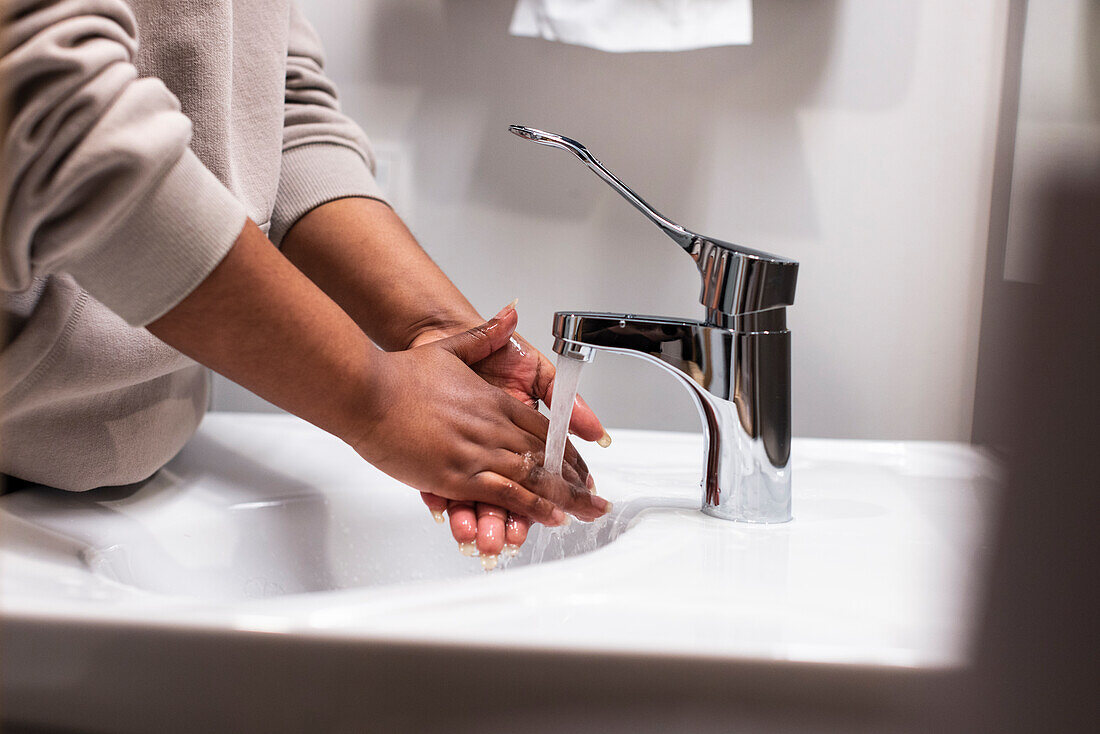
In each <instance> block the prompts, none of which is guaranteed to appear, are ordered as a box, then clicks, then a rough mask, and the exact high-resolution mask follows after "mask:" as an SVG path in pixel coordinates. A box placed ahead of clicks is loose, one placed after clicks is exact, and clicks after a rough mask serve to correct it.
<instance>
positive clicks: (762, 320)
mask: <svg viewBox="0 0 1100 734" xmlns="http://www.w3.org/2000/svg"><path fill="white" fill-rule="evenodd" d="M510 130H511V131H512V132H513V133H515V134H516V135H518V136H520V137H522V138H524V139H527V140H531V141H534V142H536V143H539V144H540V145H547V146H550V147H555V148H561V149H563V150H567V151H569V152H570V153H572V154H573V155H575V156H576V157H577V158H579V159H580V160H581V162H583V163H584V164H585V165H586V166H587V167H588V168H589V169H591V170H592V171H593V172H595V173H596V175H598V176H599V177H600V178H601V179H603V180H604V181H605V182H606V183H607V184H608V185H609V186H611V187H612V188H613V189H614V190H615V191H616V192H618V193H619V194H620V195H621V196H622V197H623V198H624V199H626V200H627V201H628V202H630V204H631V205H633V206H634V207H635V208H636V209H637V210H638V211H640V212H642V214H644V215H645V216H646V217H648V218H649V219H650V221H652V222H653V223H654V224H656V225H657V226H658V227H659V228H660V229H661V231H662V232H664V233H665V234H667V235H668V236H669V237H671V238H672V239H673V240H674V241H675V242H676V243H677V244H678V245H679V246H680V247H681V248H683V250H684V251H685V252H687V253H688V255H690V256H691V258H692V259H693V260H695V263H696V265H697V266H698V268H699V274H700V276H701V278H702V290H701V292H700V295H699V300H700V302H701V303H702V304H703V306H704V308H705V309H706V320H705V321H693V320H685V319H670V318H661V317H654V316H634V315H633V314H609V313H585V312H559V313H557V314H556V315H555V317H554V337H555V341H554V351H555V352H557V353H558V354H560V355H563V356H565V357H572V358H575V359H580V360H584V361H589V360H591V359H592V358H593V356H594V354H595V352H596V351H601V350H602V351H609V352H616V353H620V354H629V355H634V356H636V357H641V358H642V359H646V360H648V361H650V362H653V363H654V364H657V365H659V366H661V367H662V368H664V369H666V370H668V371H669V372H671V373H672V374H674V375H676V377H678V378H679V379H680V381H681V382H682V383H683V384H684V385H685V386H686V387H687V388H688V390H689V391H690V393H691V396H692V398H693V400H694V401H695V405H696V407H697V408H698V409H699V414H700V416H701V418H702V420H703V427H704V430H705V432H706V467H705V472H704V478H703V511H704V512H706V513H707V514H710V515H714V516H715V517H721V518H725V519H728V520H741V521H745V522H759V523H778V522H786V521H788V520H790V519H791V474H790V446H791V333H790V331H788V330H787V323H786V321H787V316H786V313H787V309H786V307H787V306H790V305H792V304H793V303H794V291H795V283H796V280H797V276H798V263H797V262H795V261H793V260H789V259H787V258H783V257H778V256H776V255H769V254H768V253H765V252H760V251H758V250H752V249H749V248H747V247H741V246H739V245H734V244H730V243H728V242H723V241H721V240H717V239H714V238H712V237H704V236H702V235H699V234H696V233H695V232H692V231H690V230H688V229H685V228H684V227H682V226H680V225H679V224H676V223H674V222H672V221H671V220H670V219H668V218H667V217H665V216H663V215H662V214H660V213H659V212H657V211H656V210H655V209H653V207H651V206H650V205H649V204H647V203H646V202H645V201H644V200H642V198H641V197H640V196H638V195H637V194H636V193H634V192H633V191H631V190H630V189H629V188H628V187H627V186H626V185H625V184H624V183H623V182H622V181H620V180H619V179H618V178H616V177H615V175H614V174H613V173H611V172H610V171H609V170H607V168H605V167H604V165H603V164H602V163H600V161H598V160H597V159H596V157H595V156H593V155H592V154H591V153H590V152H589V151H588V149H587V148H585V147H584V146H583V145H582V144H580V143H579V142H577V141H576V140H572V139H570V138H566V137H564V136H561V135H557V134H555V133H547V132H543V131H541V130H534V129H532V128H528V127H523V126H520V125H512V126H511V128H510Z"/></svg>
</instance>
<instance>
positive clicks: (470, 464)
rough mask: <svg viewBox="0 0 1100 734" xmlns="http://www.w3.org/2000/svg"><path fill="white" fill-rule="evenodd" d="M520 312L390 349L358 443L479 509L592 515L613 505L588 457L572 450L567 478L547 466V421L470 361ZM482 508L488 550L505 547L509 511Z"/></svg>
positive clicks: (558, 519)
mask: <svg viewBox="0 0 1100 734" xmlns="http://www.w3.org/2000/svg"><path fill="white" fill-rule="evenodd" d="M516 318H517V317H516V313H515V310H514V309H510V308H509V309H505V310H504V311H503V312H502V313H501V314H499V315H498V316H497V317H496V318H494V319H493V320H491V321H489V322H487V323H486V324H482V325H481V326H479V327H476V328H474V329H470V330H468V331H465V332H463V333H461V334H458V335H455V336H452V337H448V338H447V339H443V340H439V341H435V342H432V343H429V344H423V345H421V346H417V347H414V348H412V349H409V350H406V351H403V352H389V353H385V357H384V358H382V359H380V360H378V361H379V368H378V370H377V372H376V374H373V375H372V376H371V377H370V380H371V382H370V391H371V395H372V397H373V400H372V403H371V404H372V405H375V406H377V409H376V410H375V411H373V412H374V415H372V416H370V417H369V418H370V419H369V420H366V421H364V424H363V429H362V434H361V435H360V436H359V437H357V438H356V440H354V441H351V442H350V443H352V445H353V446H354V447H355V449H356V450H357V451H358V452H359V453H360V454H361V455H362V456H363V457H364V458H366V459H367V460H368V461H370V462H371V463H372V464H374V465H375V466H377V467H378V468H380V469H382V470H383V471H385V472H386V473H387V474H390V475H391V476H393V477H395V478H396V479H398V480H400V481H402V482H404V483H406V484H409V485H410V486H413V487H416V488H418V489H420V490H422V491H425V492H430V493H432V494H434V495H436V496H437V497H441V498H443V499H446V500H452V501H459V502H464V503H469V504H471V505H473V506H474V511H475V514H478V509H479V508H478V507H477V505H479V504H483V505H490V506H494V507H496V508H501V509H503V510H505V511H507V512H509V513H511V514H513V515H515V516H516V517H517V518H518V517H522V518H529V519H530V520H533V521H536V522H542V523H545V524H547V525H561V524H564V523H565V522H566V521H567V520H566V513H567V512H568V513H570V514H573V515H575V516H577V517H578V518H581V519H583V520H594V519H596V518H597V517H599V516H601V515H602V514H604V513H605V512H606V510H607V509H608V507H609V504H608V503H607V502H606V501H605V500H603V499H602V498H600V497H597V496H595V495H592V494H591V493H590V492H589V490H588V488H587V486H586V485H587V479H588V470H587V467H585V466H584V464H583V461H581V460H580V457H579V456H576V455H575V451H574V452H573V453H574V456H573V457H572V463H571V466H570V470H569V471H566V472H565V476H564V477H559V476H557V475H555V474H552V473H550V472H546V471H544V470H543V469H542V468H541V466H540V465H539V463H540V459H541V453H542V451H543V448H544V446H545V441H546V431H547V428H548V421H547V419H546V418H545V417H544V416H542V415H541V414H539V413H538V412H537V411H534V410H532V409H531V408H530V407H528V406H526V405H524V404H523V403H522V402H521V401H519V400H517V399H516V398H515V397H513V396H511V395H508V394H506V393H505V392H504V391H502V390H500V389H498V388H497V387H495V386H493V385H491V384H489V383H488V382H486V381H485V380H483V379H481V378H480V377H478V375H476V374H475V373H474V372H472V371H471V369H470V367H469V366H470V365H473V364H477V363H478V362H480V361H482V360H484V359H485V358H487V357H489V356H490V355H491V354H492V353H493V352H495V351H497V350H499V349H500V348H501V347H503V346H504V345H505V344H508V343H509V339H510V338H511V336H512V333H513V331H514V329H515V324H516ZM567 463H568V462H567ZM463 514H464V513H462V512H459V513H458V515H459V526H460V527H459V529H462V528H463V527H465V526H466V522H465V521H462V517H463ZM481 515H482V516H485V517H484V520H485V525H486V536H487V537H486V550H487V551H489V550H492V549H493V548H494V546H495V545H496V544H497V543H499V544H500V545H501V547H503V543H504V541H505V540H507V537H508V527H507V525H508V523H507V518H506V516H502V515H500V513H499V512H498V513H497V516H496V517H493V516H492V515H493V511H492V510H482V512H481ZM467 519H468V518H467ZM481 520H482V517H479V518H478V530H480V529H481V528H480V525H481ZM453 522H454V521H453ZM515 526H516V527H515V529H514V530H515V532H514V533H513V537H515V538H517V539H519V538H520V536H521V535H525V530H524V529H523V528H521V527H520V523H518V522H517V523H515ZM501 527H503V532H502V533H501V532H499V530H500V528H501ZM494 530H496V531H497V532H494ZM467 542H468V541H467ZM498 552H499V551H498Z"/></svg>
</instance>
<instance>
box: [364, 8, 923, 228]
mask: <svg viewBox="0 0 1100 734" xmlns="http://www.w3.org/2000/svg"><path fill="white" fill-rule="evenodd" d="M837 4H838V3H837V1H836V0H826V1H822V2H815V3H803V2H794V1H788V2H768V3H757V4H756V7H755V9H754V10H755V18H754V25H755V29H754V32H755V42H754V43H753V45H750V46H744V47H725V48H715V49H703V50H699V51H692V52H682V53H674V54H667V53H655V54H646V53H634V54H609V53H603V52H600V51H595V50H591V49H587V48H581V47H576V46H569V45H565V44H558V43H549V42H545V41H540V40H532V39H521V38H513V37H511V36H509V35H508V34H507V23H508V21H509V19H510V17H511V11H512V8H513V7H514V2H513V1H512V0H494V1H493V2H479V3H469V2H458V1H453V0H451V1H446V2H443V3H442V4H441V5H436V6H435V9H432V7H431V6H424V5H422V4H419V3H417V4H409V3H391V4H387V5H386V6H385V9H384V11H383V12H380V15H379V20H378V21H377V23H376V25H375V37H374V38H373V39H371V41H370V42H369V44H370V47H371V48H372V49H373V50H374V56H375V58H374V60H373V64H374V66H375V69H376V70H377V73H378V75H379V78H380V80H381V81H383V82H386V83H391V84H399V85H416V86H419V87H421V88H422V89H423V96H422V100H423V102H422V107H423V109H422V112H421V114H418V115H417V116H416V122H415V123H414V124H415V126H416V128H415V129H414V130H413V131H411V133H412V137H414V138H415V139H416V140H417V141H418V145H419V146H421V147H420V150H419V151H418V158H419V170H417V172H416V173H417V181H418V183H419V184H420V186H421V194H422V195H424V196H426V197H428V198H429V199H441V198H449V197H452V196H454V192H453V191H445V190H442V187H447V188H450V186H451V185H452V184H453V181H448V180H446V178H447V177H441V176H439V175H434V174H435V173H436V172H437V171H439V170H446V171H468V172H469V180H468V181H466V182H464V184H465V186H466V187H467V189H468V190H467V192H466V193H467V194H468V195H469V196H470V197H472V198H474V199H475V200H479V201H484V202H487V203H489V204H491V205H494V206H496V207H499V208H503V209H506V210H508V211H510V212H513V213H516V214H518V215H520V216H534V217H540V218H542V217H568V218H570V219H576V218H584V217H587V216H589V215H591V214H592V213H593V210H594V208H595V207H596V206H597V203H598V201H599V200H598V199H597V198H595V197H593V196H592V195H591V192H592V191H594V190H595V187H597V186H599V184H598V183H596V182H595V180H594V179H593V180H591V181H585V180H584V178H583V177H582V176H586V175H587V174H583V172H582V171H580V169H579V168H576V165H577V164H576V162H575V161H568V160H566V158H567V157H566V156H554V160H552V161H551V160H550V157H549V156H547V157H545V158H544V157H538V158H536V156H539V155H540V154H542V153H545V151H541V150H538V149H535V148H533V147H529V148H525V149H523V150H522V151H520V152H518V153H515V152H512V151H509V152H508V154H507V155H500V154H497V153H496V151H498V150H499V149H500V147H501V146H504V145H517V144H518V141H513V140H511V139H510V138H509V137H507V134H506V132H505V127H506V125H507V124H508V123H511V122H520V123H523V124H529V125H532V126H535V127H541V128H544V129H548V130H552V131H555V132H562V133H564V134H566V135H569V136H571V137H575V138H577V139H578V140H581V141H582V142H585V143H587V144H589V145H590V146H591V147H592V148H593V149H594V150H595V151H596V153H597V155H598V156H599V157H600V158H601V159H602V160H604V161H605V162H606V163H608V165H610V166H611V167H612V168H613V169H614V170H616V171H617V172H618V173H619V174H620V175H621V177H622V178H623V179H624V180H626V181H627V182H628V183H630V182H639V183H638V186H639V188H640V189H641V191H640V193H641V194H642V195H643V196H644V197H647V198H649V199H651V200H652V201H653V202H655V203H656V204H657V205H658V206H659V208H661V209H662V210H664V211H666V212H668V213H669V214H670V216H672V217H673V219H682V220H683V221H684V222H685V223H687V224H688V226H691V224H690V223H691V221H697V220H699V219H702V218H703V212H702V211H701V210H702V202H703V201H704V199H705V198H706V197H705V196H704V193H705V192H702V191H696V190H693V189H692V185H693V182H698V181H700V179H701V178H704V179H705V177H701V176H699V175H698V174H699V169H700V167H701V166H702V167H704V170H705V167H706V166H707V165H708V163H709V161H708V157H709V156H710V155H711V152H712V147H713V143H714V142H715V141H717V140H719V139H721V138H723V137H726V136H728V135H729V134H731V133H733V134H744V135H745V141H744V143H745V144H744V146H743V147H741V148H738V150H737V158H738V159H739V160H740V167H741V168H742V173H741V175H738V176H737V177H736V178H735V179H734V180H735V181H736V184H735V186H734V187H733V189H732V190H730V191H728V196H729V198H730V200H731V201H734V202H736V201H761V200H765V201H773V202H774V201H784V202H789V203H790V206H791V207H793V208H794V209H796V210H798V209H802V210H805V211H795V212H791V211H783V210H781V209H780V210H781V211H783V214H782V216H779V215H778V214H777V215H776V216H775V221H773V222H771V223H770V224H772V225H774V229H776V230H778V231H781V232H782V231H789V229H790V228H791V227H799V226H801V227H803V228H812V225H813V220H814V218H813V217H812V211H810V210H811V208H812V196H811V193H810V184H809V181H808V178H807V173H806V169H805V163H804V156H803V154H802V150H801V141H800V135H799V130H798V127H797V117H796V113H797V111H798V108H799V105H800V103H801V102H803V101H805V100H808V99H810V98H812V97H814V95H815V94H816V93H817V91H818V86H819V82H820V78H821V77H822V74H823V71H824V70H825V69H826V68H827V67H828V66H829V62H830V56H831V54H833V53H838V52H840V51H839V50H837V51H834V50H833V48H832V46H833V44H834V42H836V41H837V40H840V41H841V45H840V46H839V49H845V48H846V47H845V46H844V44H843V39H844V37H845V36H848V35H850V34H863V33H867V34H873V35H871V36H870V37H872V38H874V39H877V40H876V41H875V42H873V43H868V42H867V40H866V37H863V38H861V40H860V42H859V43H855V44H847V48H852V49H855V52H856V53H859V54H865V55H866V56H867V58H866V64H867V65H869V66H871V65H878V66H879V67H881V63H883V62H882V60H883V59H886V60H887V62H886V63H894V64H896V65H897V66H898V68H897V70H896V73H891V74H882V72H881V69H879V71H878V72H877V73H876V74H874V75H868V78H867V81H868V82H869V83H868V84H866V85H863V84H861V83H860V80H855V81H856V82H857V83H856V84H854V85H853V84H852V81H853V80H852V79H845V78H839V79H833V80H832V81H831V82H830V88H832V89H834V92H835V88H837V87H839V88H846V89H853V90H858V91H855V92H848V93H847V94H848V98H845V99H842V100H841V102H842V103H843V104H844V105H846V106H859V107H864V108H868V107H870V108H875V107H883V106H889V105H893V104H896V103H898V101H899V100H900V99H901V98H902V96H903V95H904V90H905V87H906V86H907V80H908V78H909V77H910V75H911V67H912V62H913V56H914V54H913V52H912V50H913V48H914V47H915V32H916V30H915V28H916V23H915V22H914V18H913V16H915V14H916V13H917V12H918V8H917V6H916V5H915V4H910V5H908V6H907V7H908V8H909V9H908V10H907V11H906V13H905V15H907V16H908V21H909V22H898V23H897V27H896V28H894V29H891V31H896V32H889V33H882V29H881V28H866V29H863V28H858V27H844V26H843V25H840V24H839V19H838V12H837ZM865 15H866V14H865ZM898 19H899V20H902V19H901V17H900V16H898ZM859 22H867V21H866V19H864V20H862V21H859ZM838 26H839V27H838ZM838 37H839V39H838ZM882 44H889V46H890V47H891V49H892V50H891V52H890V53H877V52H876V49H878V48H880V47H881V45H882ZM899 44H901V45H903V46H904V47H906V48H908V49H909V51H908V52H906V53H901V54H899V53H898V52H897V47H898V45H899ZM845 52H847V51H845ZM848 68H851V67H850V66H848ZM841 76H843V75H841ZM887 79H888V80H890V82H889V83H885V82H884V81H883V80H887ZM875 80H877V82H878V83H877V85H876V84H874V83H873V82H875ZM841 96H843V95H841ZM836 97H837V95H836V94H835V93H834V94H831V95H830V100H834V101H835V99H836ZM456 110H457V111H461V113H462V114H460V115H455V114H454V112H455V111H456ZM516 156H523V157H520V158H517V157H516ZM517 160H518V161H521V162H522V164H520V165H517ZM744 171H748V172H750V175H744ZM559 177H560V178H559ZM737 188H740V189H741V190H737ZM772 210H773V211H775V210H776V209H775V208H774V207H772ZM697 226H698V225H697ZM715 234H716V235H717V236H723V235H724V236H726V237H729V238H736V237H737V236H738V233H737V232H726V233H715ZM761 246H763V247H765V249H766V243H763V244H761Z"/></svg>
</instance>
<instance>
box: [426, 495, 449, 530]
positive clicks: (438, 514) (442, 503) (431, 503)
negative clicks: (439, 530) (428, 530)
mask: <svg viewBox="0 0 1100 734" xmlns="http://www.w3.org/2000/svg"><path fill="white" fill-rule="evenodd" d="M420 499H422V500H423V501H424V504H426V505H427V506H428V509H429V510H431V513H432V517H433V518H435V521H436V522H437V523H439V524H440V525H442V524H443V522H444V519H443V512H444V511H445V510H446V509H447V500H446V499H444V498H443V497H440V496H439V495H434V494H432V493H431V492H421V493H420Z"/></svg>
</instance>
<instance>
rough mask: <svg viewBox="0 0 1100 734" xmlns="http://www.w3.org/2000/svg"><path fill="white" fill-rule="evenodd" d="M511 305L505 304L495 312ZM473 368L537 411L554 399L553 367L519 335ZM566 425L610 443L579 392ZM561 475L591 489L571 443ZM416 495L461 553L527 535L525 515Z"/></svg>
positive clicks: (433, 333)
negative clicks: (582, 477)
mask: <svg viewBox="0 0 1100 734" xmlns="http://www.w3.org/2000/svg"><path fill="white" fill-rule="evenodd" d="M511 308H512V306H509V307H507V308H506V309H505V310H504V311H501V313H500V314H498V315H497V316H498V317H500V316H501V315H502V314H504V313H505V311H507V310H509V309H511ZM446 336H447V331H446V330H443V329H433V330H430V331H425V332H422V333H421V334H419V335H417V337H416V338H415V339H414V340H413V342H412V346H417V345H423V344H429V343H432V342H433V341H437V340H439V339H441V338H445V337H446ZM472 369H473V370H474V371H475V372H477V373H478V374H479V375H481V376H482V378H484V379H485V381H486V382H488V383H490V384H492V385H496V386H497V387H499V388H501V389H502V390H504V391H505V392H506V393H508V394H509V395H511V396H513V397H514V398H516V399H517V400H519V401H521V402H523V403H525V404H526V405H529V406H530V407H531V408H533V409H537V407H538V403H539V400H542V401H544V402H546V403H547V405H549V404H550V403H551V401H552V400H553V386H554V365H553V364H552V363H551V362H550V360H549V359H547V358H546V357H545V356H544V355H543V354H542V353H541V352H539V351H538V350H537V349H535V348H534V347H532V346H531V345H530V344H529V343H528V342H527V341H526V340H525V339H523V337H521V336H519V335H518V334H513V335H512V337H511V338H510V339H509V340H508V343H507V344H506V345H505V346H504V347H502V348H501V349H498V350H497V351H495V352H493V353H492V354H491V355H489V356H488V357H486V358H485V359H483V360H481V361H480V362H478V363H476V364H474V365H473V366H472ZM569 428H570V432H571V433H573V434H575V435H577V436H579V437H580V438H582V439H585V440H587V441H599V442H600V443H601V445H607V444H608V443H610V436H608V435H607V432H606V431H605V430H604V428H603V426H602V425H601V423H600V421H599V419H598V418H597V417H596V415H595V414H594V413H593V412H592V409H591V408H589V407H588V405H587V403H585V402H584V400H583V399H581V398H580V396H578V397H577V398H576V400H575V402H574V407H573V413H572V417H571V419H570V425H569ZM540 458H541V455H540ZM563 473H565V474H566V475H567V476H572V475H573V474H576V475H577V476H578V477H579V476H580V475H582V474H583V475H585V476H586V480H585V484H586V486H587V488H588V489H589V490H592V489H593V488H594V486H595V484H594V482H593V480H592V477H591V475H590V474H588V467H587V466H586V465H585V464H584V460H583V459H582V458H581V457H580V455H579V454H578V453H577V451H576V449H575V448H574V447H573V446H572V444H568V445H567V447H566V460H565V463H564V465H563ZM421 496H422V498H423V500H424V504H426V505H427V506H428V509H429V510H431V512H432V515H433V516H434V517H435V518H436V521H437V522H440V523H442V522H444V519H443V512H444V511H447V514H448V515H449V517H450V526H451V533H452V535H453V536H454V538H455V540H456V541H458V543H459V548H460V549H461V550H462V552H464V553H467V554H469V555H473V552H474V551H475V549H476V551H478V552H480V553H481V554H482V555H483V556H489V557H493V556H496V555H498V554H499V553H500V552H501V551H502V550H504V551H505V552H510V553H511V554H513V555H514V554H515V553H517V552H518V550H519V546H521V545H522V544H523V542H524V541H525V540H526V539H527V532H528V529H529V526H530V521H529V520H528V519H527V518H526V517H522V516H516V515H515V514H514V513H507V512H503V511H502V510H501V509H500V508H499V507H494V506H492V505H487V504H484V503H482V504H477V505H472V504H470V503H463V502H453V501H451V502H449V501H447V500H446V499H444V498H441V497H437V496H434V495H432V494H431V493H427V492H424V493H422V495H421Z"/></svg>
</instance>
